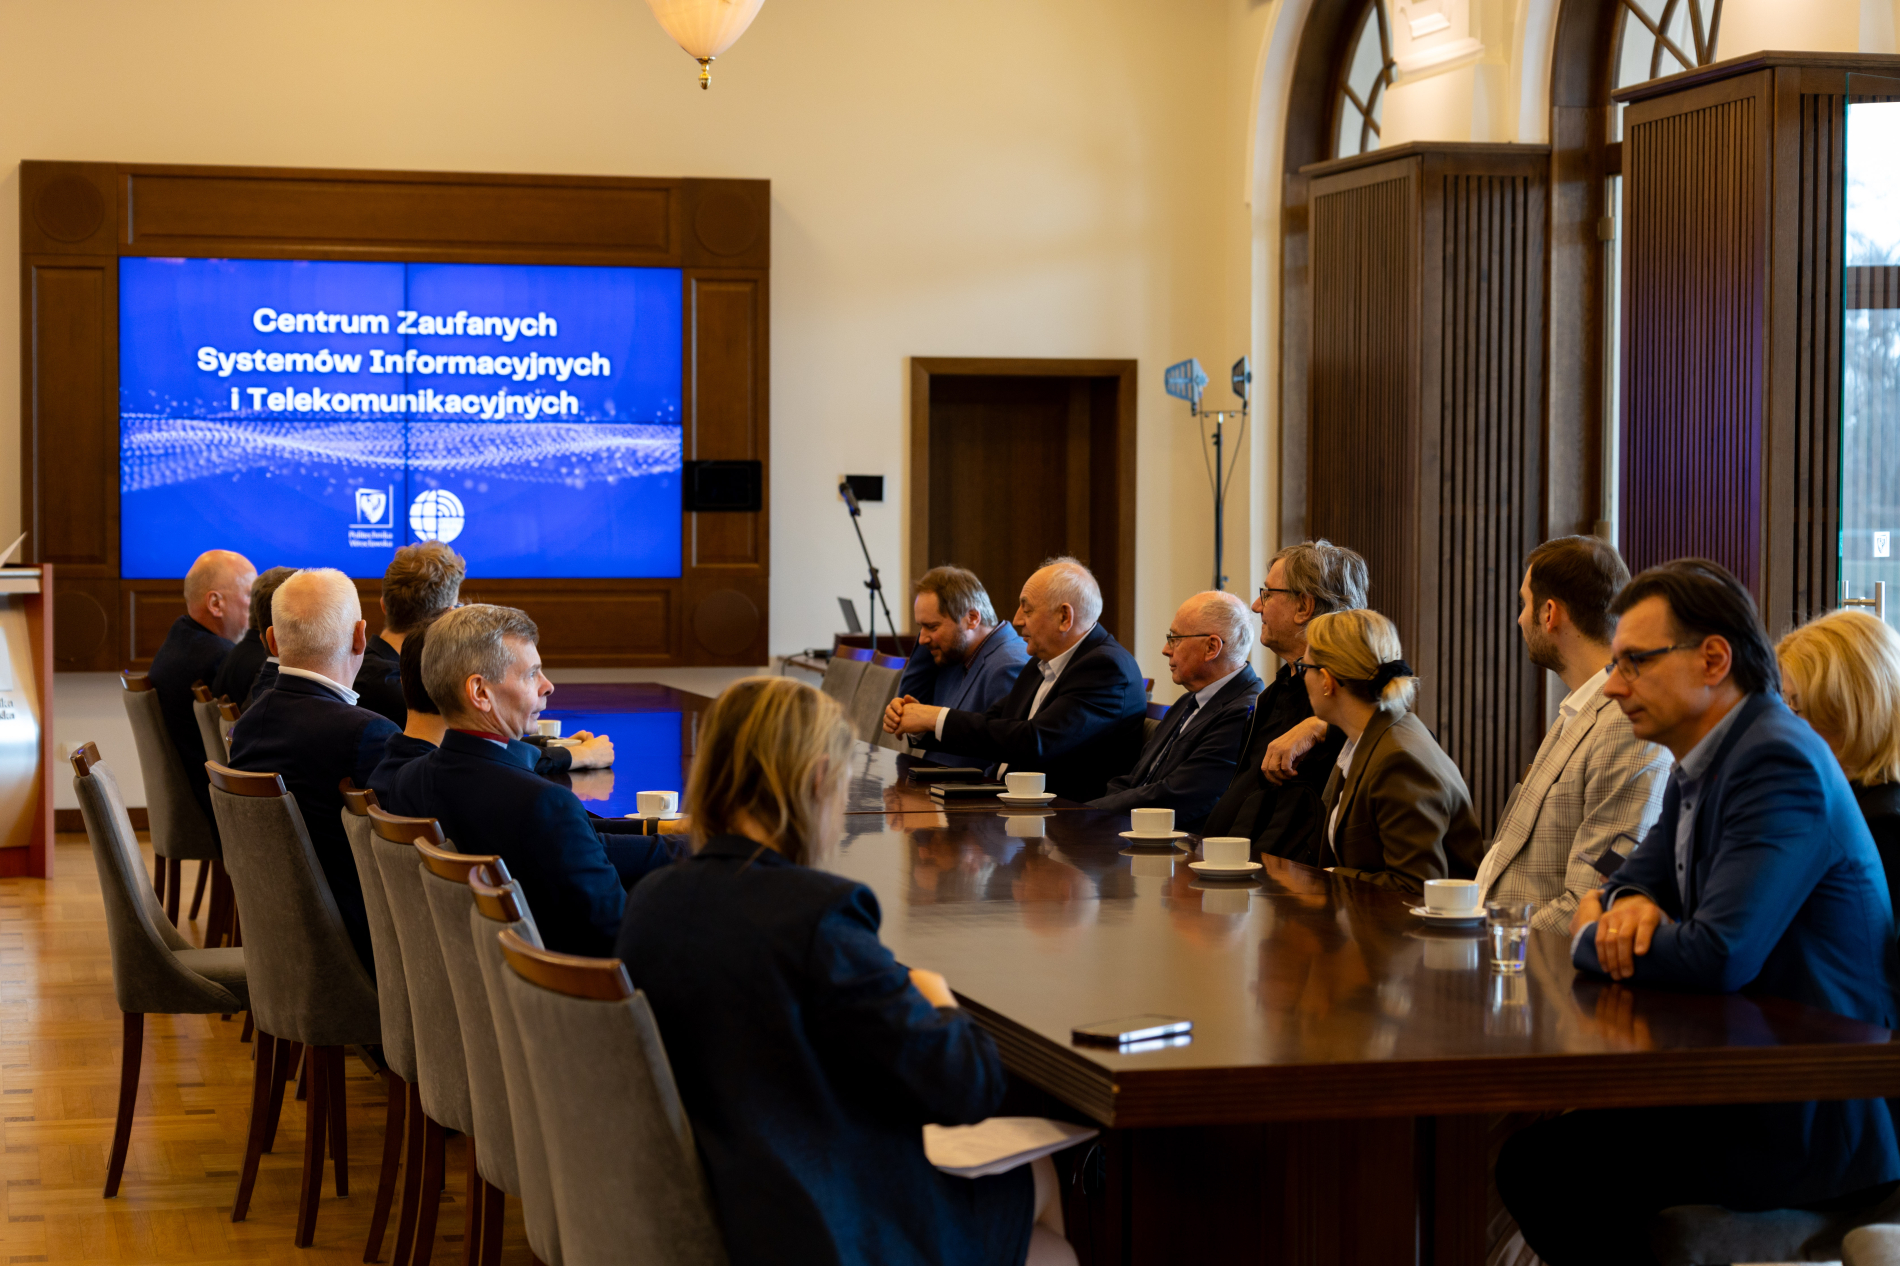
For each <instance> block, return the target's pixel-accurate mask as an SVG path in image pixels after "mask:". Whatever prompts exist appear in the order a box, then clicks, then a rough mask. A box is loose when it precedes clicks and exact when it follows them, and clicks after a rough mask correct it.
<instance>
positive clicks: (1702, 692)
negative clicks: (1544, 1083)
mask: <svg viewBox="0 0 1900 1266" xmlns="http://www.w3.org/2000/svg"><path fill="white" fill-rule="evenodd" d="M1611 612H1612V613H1613V614H1615V615H1617V616H1619V617H1620V618H1619V620H1618V623H1617V628H1616V635H1615V638H1614V640H1613V641H1612V643H1611V653H1612V659H1611V664H1612V666H1613V667H1612V671H1611V673H1610V677H1609V680H1608V682H1607V683H1606V684H1605V686H1604V690H1605V692H1606V693H1607V694H1608V695H1609V696H1610V697H1611V698H1613V699H1615V700H1616V702H1617V704H1618V705H1619V706H1620V707H1621V708H1622V710H1623V713H1624V715H1625V716H1627V717H1628V718H1629V719H1630V723H1631V726H1632V728H1633V729H1634V731H1635V733H1636V736H1637V737H1638V738H1641V739H1645V740H1647V741H1649V742H1653V743H1659V744H1661V745H1662V746H1664V747H1666V748H1668V749H1669V750H1670V752H1671V753H1673V754H1674V755H1675V758H1676V765H1675V769H1674V770H1673V772H1671V774H1670V776H1669V782H1668V788H1667V790H1666V792H1665V793H1664V796H1663V807H1662V815H1661V817H1660V818H1659V819H1658V820H1657V822H1656V824H1655V826H1653V827H1652V828H1650V830H1649V833H1648V834H1647V835H1646V836H1645V837H1644V838H1643V842H1642V843H1641V844H1640V845H1638V846H1637V848H1636V850H1635V851H1634V852H1633V853H1631V854H1630V857H1629V860H1627V861H1626V862H1624V863H1623V865H1622V867H1621V868H1620V869H1619V870H1617V871H1616V873H1615V874H1614V875H1612V876H1611V878H1610V880H1609V882H1608V883H1606V884H1605V885H1604V887H1603V889H1602V891H1601V893H1600V894H1596V893H1593V894H1591V895H1590V896H1589V897H1587V898H1586V899H1585V900H1584V902H1583V904H1582V906H1581V907H1580V908H1579V910H1578V912H1577V917H1576V921H1575V927H1576V931H1575V937H1574V940H1573V947H1572V958H1573V960H1574V961H1575V963H1576V965H1577V967H1578V968H1580V969H1581V970H1583V971H1586V972H1594V973H1601V974H1603V975H1607V976H1609V977H1610V978H1611V979H1613V980H1618V981H1625V980H1627V981H1630V982H1632V983H1633V984H1636V985H1649V986H1656V987H1658V988H1660V989H1673V990H1679V991H1685V992H1696V993H1721V994H1728V993H1739V992H1743V991H1746V992H1747V993H1748V995H1749V996H1750V997H1757V998H1759V997H1770V998H1786V999H1789V1000H1791V1001H1794V1002H1799V1003H1804V1004H1806V1005H1808V1006H1811V1007H1818V1008H1820V1009H1822V1010H1824V1011H1832V1012H1834V1013H1835V1014H1837V1015H1842V1016H1847V1017H1849V1018H1851V1019H1855V1020H1860V1021H1862V1022H1864V1023H1867V1024H1874V1025H1879V1026H1881V1027H1883V1028H1889V1029H1891V1028H1894V1027H1895V1022H1896V1014H1897V1009H1896V1006H1895V995H1894V987H1895V981H1896V975H1895V956H1894V928H1893V912H1892V906H1891V905H1890V903H1889V902H1888V899H1887V881H1886V877H1885V874H1884V873H1883V871H1882V869H1881V865H1880V856H1879V854H1878V853H1877V852H1876V851H1875V849H1874V842H1873V839H1872V837H1871V836H1870V835H1869V834H1868V832H1867V826H1866V823H1865V821H1864V820H1863V819H1862V818H1861V815H1860V811H1859V810H1858V809H1857V808H1856V806H1855V803H1854V795H1853V792H1852V791H1851V790H1850V789H1849V787H1848V785H1847V779H1846V777H1845V776H1844V775H1843V774H1842V773H1841V767H1840V763H1839V762H1838V761H1836V760H1835V759H1834V755H1833V753H1832V752H1830V751H1829V750H1828V747H1827V744H1826V743H1825V742H1824V741H1823V740H1822V739H1821V737H1820V736H1819V735H1818V734H1816V733H1815V732H1814V731H1813V730H1812V729H1811V728H1810V727H1809V726H1807V725H1806V724H1805V723H1803V722H1802V721H1801V720H1800V719H1799V718H1797V717H1796V716H1795V715H1794V714H1793V713H1791V712H1790V711H1789V710H1788V708H1787V705H1786V704H1784V703H1783V702H1782V701H1781V697H1780V694H1779V688H1780V672H1779V670H1778V668H1777V666H1776V663H1775V655H1774V650H1773V648H1772V647H1771V646H1770V645H1769V642H1768V636H1767V634H1766V633H1765V632H1764V631H1763V629H1762V627H1761V621H1760V619H1759V617H1758V616H1757V615H1756V611H1755V602H1754V599H1753V598H1751V597H1750V596H1749V593H1748V591H1747V590H1746V589H1744V588H1743V587H1742V585H1741V583H1740V582H1739V581H1737V580H1736V579H1735V577H1733V576H1732V575H1730V574H1729V573H1728V572H1727V571H1725V570H1723V569H1722V568H1721V567H1720V566H1719V565H1717V564H1715V563H1712V562H1709V561H1707V560H1705V559H1681V560H1678V561H1676V562H1673V563H1665V564H1663V565H1662V566H1660V567H1652V568H1650V569H1649V570H1648V571H1645V572H1643V573H1641V574H1640V575H1638V576H1637V577H1636V578H1635V579H1634V580H1632V581H1630V583H1629V584H1628V585H1627V586H1625V587H1624V589H1623V591H1622V592H1621V593H1620V594H1618V595H1617V598H1616V601H1615V602H1614V603H1613V604H1612V605H1611ZM1789 1093H1791V1094H1799V1093H1800V1087H1799V1086H1798V1085H1796V1086H1790V1087H1789ZM1896 1180H1900V1153H1897V1152H1896V1150H1895V1144H1894V1130H1893V1124H1892V1121H1891V1119H1890V1118H1889V1116H1888V1111H1887V1105H1886V1104H1885V1103H1884V1102H1883V1101H1881V1100H1879V1099H1859V1100H1849V1101H1845V1102H1841V1101H1832V1102H1809V1103H1774V1104H1746V1105H1719V1106H1711V1107H1660V1108H1634V1109H1616V1110H1596V1111H1589V1110H1586V1111H1578V1112H1572V1113H1568V1114H1566V1115H1564V1116H1561V1117H1557V1118H1555V1119H1553V1120H1549V1121H1543V1122H1539V1123H1538V1124H1536V1125H1533V1126H1530V1127H1528V1128H1526V1129H1524V1130H1521V1131H1519V1132H1518V1133H1517V1134H1516V1135H1514V1136H1512V1138H1511V1139H1510V1140H1509V1142H1507V1143H1506V1145H1505V1148H1504V1151H1503V1153H1502V1154H1501V1155H1500V1157H1499V1159H1498V1164H1497V1182H1498V1190H1499V1193H1500V1194H1501V1195H1502V1196H1503V1198H1504V1203H1505V1205H1506V1207H1507V1208H1509V1209H1510V1211H1511V1213H1512V1215H1513V1216H1514V1217H1515V1218H1516V1219H1517V1222H1518V1226H1519V1227H1520V1228H1521V1229H1522V1231H1523V1233H1524V1238H1525V1240H1526V1242H1528V1243H1529V1245H1530V1246H1531V1248H1532V1249H1533V1250H1534V1251H1535V1252H1536V1253H1537V1255H1538V1256H1539V1257H1541V1258H1543V1259H1544V1260H1545V1261H1546V1262H1549V1263H1551V1266H1571V1264H1572V1263H1585V1262H1618V1263H1624V1262H1630V1263H1643V1262H1655V1261H1656V1260H1657V1259H1656V1257H1655V1256H1654V1255H1653V1253H1652V1252H1651V1249H1650V1242H1649V1237H1648V1226H1649V1222H1650V1219H1651V1218H1652V1217H1653V1216H1654V1215H1655V1214H1656V1213H1657V1212H1659V1211H1660V1210H1662V1209H1665V1208H1668V1207H1670V1206H1673V1205H1686V1204H1712V1205H1721V1206H1723V1207H1725V1208H1730V1209H1741V1210H1749V1209H1774V1208H1786V1207H1810V1208H1813V1207H1827V1208H1836V1209H1855V1208H1860V1207H1863V1206H1866V1205H1871V1204H1873V1203H1875V1202H1876V1201H1879V1200H1882V1199H1884V1198H1886V1196H1887V1195H1888V1194H1889V1193H1890V1192H1891V1191H1892V1190H1893V1189H1894V1185H1895V1183H1896ZM1579 1193H1587V1206H1588V1207H1587V1208H1586V1209H1584V1210H1582V1211H1581V1212H1580V1211H1579V1206H1578V1197H1579Z"/></svg>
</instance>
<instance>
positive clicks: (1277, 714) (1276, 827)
mask: <svg viewBox="0 0 1900 1266" xmlns="http://www.w3.org/2000/svg"><path fill="white" fill-rule="evenodd" d="M1366 584H1367V576H1366V560H1365V559H1363V558H1361V557H1359V555H1358V554H1355V553H1354V552H1353V551H1351V550H1349V549H1346V548H1344V547H1343V546H1339V545H1334V544H1333V543H1332V542H1331V541H1326V540H1318V541H1304V542H1302V543H1301V544H1298V545H1289V546H1287V547H1286V548H1285V549H1283V550H1281V551H1280V552H1279V553H1278V554H1275V555H1274V556H1273V562H1272V564H1271V565H1270V566H1269V567H1268V568H1267V583H1266V584H1265V585H1264V586H1262V587H1261V590H1260V596H1259V597H1257V598H1255V599H1254V604H1253V609H1254V611H1255V612H1257V613H1258V614H1259V616H1260V641H1261V644H1262V645H1264V646H1265V647H1266V648H1267V649H1268V650H1270V651H1272V652H1273V653H1274V654H1275V655H1278V656H1279V657H1280V658H1281V659H1282V660H1284V661H1285V662H1284V663H1283V664H1281V666H1280V671H1279V672H1277V673H1275V674H1274V676H1273V681H1272V682H1270V683H1269V684H1268V685H1267V688H1266V689H1265V690H1263V691H1261V692H1260V697H1259V699H1258V700H1256V701H1255V703H1254V710H1253V716H1252V717H1251V718H1250V719H1249V720H1248V722H1247V730H1246V734H1245V736H1244V737H1243V739H1242V741H1241V750H1240V754H1239V763H1238V767H1237V768H1236V769H1235V771H1234V776H1233V781H1231V782H1230V783H1228V785H1227V790H1226V792H1225V793H1223V794H1222V796H1221V797H1220V801H1219V803H1218V804H1216V805H1215V806H1214V809H1213V812H1211V813H1209V814H1208V815H1207V821H1206V822H1205V823H1203V824H1202V827H1201V831H1202V833H1203V834H1205V835H1244V836H1246V837H1248V838H1249V839H1251V840H1253V842H1254V844H1255V845H1256V846H1257V847H1258V848H1259V849H1261V851H1263V852H1267V853H1272V854H1273V855H1274V856H1276V857H1288V858H1292V859H1293V860H1294V861H1297V862H1305V863H1307V864H1309V865H1314V866H1317V865H1319V864H1320V853H1321V850H1322V849H1323V848H1324V846H1325V838H1324V832H1323V831H1322V829H1321V828H1322V827H1323V826H1324V824H1325V821H1326V812H1325V809H1324V808H1323V807H1322V806H1321V804H1320V797H1321V796H1322V795H1323V794H1324V793H1325V790H1326V779H1327V777H1328V776H1329V775H1330V774H1331V773H1332V772H1333V763H1334V762H1335V761H1337V760H1338V759H1339V753H1340V750H1341V749H1342V748H1344V747H1345V745H1346V735H1345V732H1344V731H1343V730H1339V729H1334V728H1329V727H1328V726H1326V725H1325V724H1324V723H1317V722H1315V721H1314V720H1313V704H1312V701H1311V700H1310V699H1308V698H1307V695H1306V687H1305V686H1304V685H1303V684H1301V682H1300V679H1299V678H1298V677H1296V676H1295V675H1294V674H1293V669H1292V668H1291V667H1290V665H1291V664H1292V663H1293V661H1294V660H1296V659H1299V658H1300V657H1301V656H1303V655H1305V654H1306V626H1307V624H1308V623H1309V622H1310V621H1311V620H1312V618H1313V617H1314V616H1316V615H1325V614H1326V613H1327V612H1329V611H1351V610H1356V609H1358V608H1360V607H1363V606H1365V605H1366ZM1302 733H1304V734H1307V735H1308V736H1309V738H1308V740H1307V747H1306V749H1305V751H1304V755H1302V756H1298V757H1295V761H1296V767H1295V768H1293V769H1291V770H1290V771H1289V772H1284V773H1282V772H1278V771H1275V772H1273V773H1272V774H1269V772H1268V771H1267V770H1265V769H1263V768H1262V766H1263V765H1264V764H1265V762H1266V761H1267V758H1268V749H1269V748H1270V747H1271V746H1272V745H1273V744H1274V743H1276V742H1278V741H1280V740H1282V739H1284V738H1286V737H1288V736H1289V735H1293V734H1302Z"/></svg>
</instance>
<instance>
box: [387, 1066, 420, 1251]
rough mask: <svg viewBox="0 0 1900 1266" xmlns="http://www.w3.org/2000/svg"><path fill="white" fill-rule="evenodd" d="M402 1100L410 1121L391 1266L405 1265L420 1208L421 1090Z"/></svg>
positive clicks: (408, 1093) (413, 1089) (409, 1091)
mask: <svg viewBox="0 0 1900 1266" xmlns="http://www.w3.org/2000/svg"><path fill="white" fill-rule="evenodd" d="M403 1099H404V1102H405V1104H406V1105H407V1106H406V1109H405V1110H406V1112H407V1114H408V1120H409V1131H408V1145H407V1146H406V1147H405V1148H404V1152H405V1155H404V1157H403V1169H402V1215H401V1216H400V1217H399V1218H398V1219H397V1220H396V1255H395V1256H394V1257H393V1258H391V1259H390V1260H391V1262H392V1263H393V1266H407V1263H408V1262H409V1254H410V1251H411V1250H412V1249H414V1248H415V1243H416V1217H417V1212H418V1210H420V1209H421V1207H422V1153H423V1137H422V1136H423V1133H424V1127H423V1116H422V1091H421V1090H420V1089H419V1088H418V1087H416V1086H415V1085H414V1084H411V1085H409V1086H407V1087H406V1088H405V1089H404V1092H403Z"/></svg>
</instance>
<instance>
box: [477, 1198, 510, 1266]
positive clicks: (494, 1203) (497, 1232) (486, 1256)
mask: <svg viewBox="0 0 1900 1266" xmlns="http://www.w3.org/2000/svg"><path fill="white" fill-rule="evenodd" d="M507 1210H508V1194H507V1193H506V1192H504V1191H503V1190H502V1189H501V1188H500V1187H497V1186H495V1185H494V1184H493V1183H490V1182H484V1183H483V1184H482V1256H481V1262H480V1266H501V1223H502V1215H503V1214H504V1213H506V1212H507Z"/></svg>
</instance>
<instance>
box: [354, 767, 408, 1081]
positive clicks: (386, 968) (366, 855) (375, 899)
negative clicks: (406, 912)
mask: <svg viewBox="0 0 1900 1266" xmlns="http://www.w3.org/2000/svg"><path fill="white" fill-rule="evenodd" d="M357 801H360V802H361V806H362V810H363V811H362V812H361V813H357V812H355V811H354V810H355V808H356V804H355V803H354V802H357ZM375 803H376V793H375V792H373V791H360V790H358V789H357V788H356V787H354V786H351V785H350V784H349V783H347V782H346V783H344V791H343V808H342V810H341V812H342V814H343V833H344V834H345V835H346V836H348V837H349V841H350V856H351V857H353V858H354V859H355V860H356V877H357V878H358V879H359V880H361V881H362V883H363V909H364V912H365V913H367V914H368V916H369V946H370V949H371V950H373V951H374V952H375V954H376V1004H377V1006H378V1008H380V1010H381V1013H382V1026H383V1062H384V1063H386V1064H388V1065H389V1068H390V1071H391V1072H393V1073H395V1074H396V1076H398V1077H400V1078H402V1079H403V1080H404V1081H406V1082H408V1083H409V1084H410V1085H412V1086H413V1085H414V1084H415V1082H416V1032H415V1022H414V1021H413V1020H411V1019H410V1016H409V983H408V981H406V980H405V979H404V978H403V974H402V944H401V943H400V942H399V941H398V940H397V939H396V922H395V920H394V919H393V918H392V917H391V916H390V913H389V897H388V895H387V894H386V893H384V892H383V872H382V869H381V867H379V866H377V864H376V853H375V851H374V850H373V849H372V848H371V847H370V829H369V809H370V806H371V805H373V804H375Z"/></svg>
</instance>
